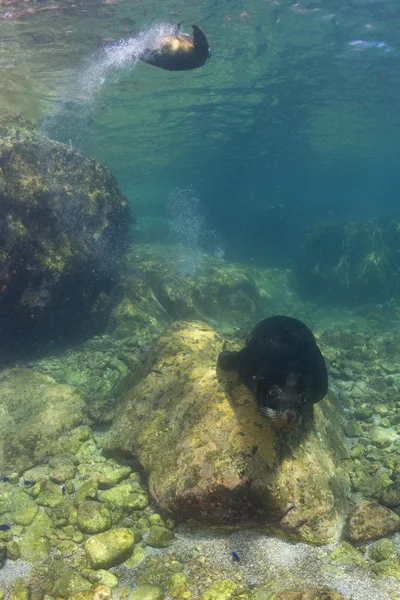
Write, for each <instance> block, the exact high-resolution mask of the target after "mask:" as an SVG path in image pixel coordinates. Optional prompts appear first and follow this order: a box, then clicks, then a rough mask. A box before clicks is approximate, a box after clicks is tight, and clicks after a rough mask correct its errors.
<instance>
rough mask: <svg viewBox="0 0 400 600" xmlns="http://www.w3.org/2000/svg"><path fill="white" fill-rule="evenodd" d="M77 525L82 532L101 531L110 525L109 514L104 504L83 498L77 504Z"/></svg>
mask: <svg viewBox="0 0 400 600" xmlns="http://www.w3.org/2000/svg"><path fill="white" fill-rule="evenodd" d="M78 526H79V529H80V530H81V531H82V532H83V533H90V534H92V533H101V532H103V531H107V529H110V527H111V514H110V511H109V510H108V508H107V507H106V506H104V505H103V504H101V503H100V502H95V501H94V500H85V501H83V502H81V503H80V504H79V506H78Z"/></svg>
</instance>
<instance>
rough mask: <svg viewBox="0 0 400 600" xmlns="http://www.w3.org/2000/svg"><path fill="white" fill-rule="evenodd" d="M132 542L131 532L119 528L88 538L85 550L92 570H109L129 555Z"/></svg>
mask: <svg viewBox="0 0 400 600" xmlns="http://www.w3.org/2000/svg"><path fill="white" fill-rule="evenodd" d="M134 542H135V540H134V535H133V533H132V531H131V530H130V529H126V528H123V527H119V528H115V529H111V530H109V531H106V532H104V533H99V534H97V535H94V536H92V537H90V538H89V539H88V540H86V543H85V550H86V554H87V556H88V558H89V560H90V562H91V564H92V566H93V568H94V569H109V568H111V567H114V566H116V565H119V564H121V563H122V562H124V561H125V560H126V559H127V558H128V557H129V556H130V555H131V553H132V550H133V546H134Z"/></svg>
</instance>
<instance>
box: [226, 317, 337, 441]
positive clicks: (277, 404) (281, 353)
mask: <svg viewBox="0 0 400 600" xmlns="http://www.w3.org/2000/svg"><path fill="white" fill-rule="evenodd" d="M218 367H219V368H221V369H223V370H227V371H230V370H235V371H237V372H238V374H239V376H240V378H241V380H242V381H243V383H244V384H245V385H246V386H247V387H248V388H249V389H250V390H251V391H252V392H253V393H254V394H255V396H256V400H257V404H258V407H259V410H260V411H261V413H262V414H263V415H264V416H266V417H267V418H269V419H270V420H271V421H272V424H273V425H274V426H275V427H277V428H282V429H288V428H291V427H294V426H295V425H296V424H297V423H299V422H300V420H301V416H302V411H303V409H304V407H305V406H306V405H313V404H316V403H317V402H319V401H320V400H322V398H324V396H325V395H326V393H327V391H328V373H327V369H326V365H325V361H324V358H323V356H322V354H321V351H320V349H319V348H318V346H317V342H316V340H315V338H314V336H313V334H312V332H311V331H310V329H309V328H308V327H307V326H306V325H304V323H302V322H301V321H298V320H297V319H294V318H292V317H285V316H274V317H269V318H267V319H263V320H262V321H260V323H258V324H257V325H256V326H255V327H254V329H253V331H252V332H251V334H250V338H249V340H248V342H247V344H246V346H245V347H244V348H243V349H242V350H240V351H238V352H230V351H227V350H224V351H223V352H221V353H220V355H219V356H218Z"/></svg>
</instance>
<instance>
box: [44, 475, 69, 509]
mask: <svg viewBox="0 0 400 600" xmlns="http://www.w3.org/2000/svg"><path fill="white" fill-rule="evenodd" d="M64 500H65V497H64V494H63V493H62V489H61V488H60V487H59V486H58V485H56V484H55V483H53V482H52V481H43V482H42V483H41V486H40V494H39V496H38V497H37V502H38V504H40V505H41V506H48V507H50V508H55V507H56V506H60V504H63V502H64Z"/></svg>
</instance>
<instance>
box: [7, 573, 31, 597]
mask: <svg viewBox="0 0 400 600" xmlns="http://www.w3.org/2000/svg"><path fill="white" fill-rule="evenodd" d="M11 600H29V588H28V586H27V585H26V583H25V580H24V579H22V577H18V579H16V580H15V583H14V587H13V590H12V594H11Z"/></svg>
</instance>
